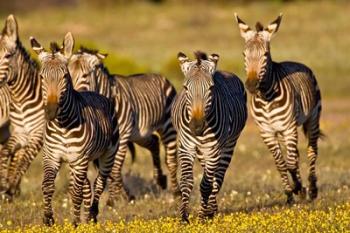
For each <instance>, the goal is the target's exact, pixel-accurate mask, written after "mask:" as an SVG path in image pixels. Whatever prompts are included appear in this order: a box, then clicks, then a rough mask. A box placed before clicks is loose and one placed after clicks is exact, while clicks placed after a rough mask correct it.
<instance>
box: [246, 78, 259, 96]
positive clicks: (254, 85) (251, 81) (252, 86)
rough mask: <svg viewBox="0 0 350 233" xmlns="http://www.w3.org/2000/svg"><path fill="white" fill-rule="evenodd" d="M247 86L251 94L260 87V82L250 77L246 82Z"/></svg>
mask: <svg viewBox="0 0 350 233" xmlns="http://www.w3.org/2000/svg"><path fill="white" fill-rule="evenodd" d="M245 86H246V88H247V89H248V91H249V92H250V93H251V94H255V93H256V91H257V89H258V87H259V82H258V80H256V79H248V80H247V81H246V82H245Z"/></svg>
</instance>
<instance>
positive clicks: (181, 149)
mask: <svg viewBox="0 0 350 233" xmlns="http://www.w3.org/2000/svg"><path fill="white" fill-rule="evenodd" d="M195 55H196V60H194V61H191V60H190V59H189V58H188V57H187V56H186V55H185V54H183V53H179V54H178V59H179V61H180V65H181V70H182V72H183V73H184V76H185V80H184V83H183V87H184V88H183V89H182V90H181V92H180V93H179V94H178V96H177V97H176V99H175V101H174V104H173V109H172V119H173V124H174V126H175V128H176V130H177V133H178V140H177V153H178V160H179V166H180V169H181V178H180V190H181V194H182V196H181V198H182V203H181V206H180V215H181V218H182V220H183V221H185V222H189V221H188V215H189V214H188V205H189V198H190V193H191V191H192V188H193V163H194V160H195V158H196V157H197V158H198V159H199V161H200V163H201V165H202V167H203V169H204V174H203V177H202V181H201V184H200V192H201V209H200V212H199V217H200V218H203V219H204V218H207V217H213V216H214V214H215V213H216V212H217V208H218V206H217V201H216V196H217V194H218V192H219V191H220V188H221V186H222V183H223V181H224V176H225V172H226V169H227V167H228V166H229V164H230V161H231V157H232V153H233V151H234V147H235V145H236V143H237V140H238V137H239V135H240V133H241V132H242V130H243V128H244V126H245V122H246V119H247V108H246V102H247V100H246V93H245V90H244V86H243V84H242V82H241V81H240V79H239V78H238V77H237V76H235V75H234V74H231V73H227V72H222V71H216V65H217V62H218V59H219V56H218V55H216V54H212V55H211V56H209V57H207V55H206V54H204V53H202V52H196V53H195Z"/></svg>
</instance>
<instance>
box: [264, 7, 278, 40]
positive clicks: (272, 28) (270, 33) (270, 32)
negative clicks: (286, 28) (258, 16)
mask: <svg viewBox="0 0 350 233" xmlns="http://www.w3.org/2000/svg"><path fill="white" fill-rule="evenodd" d="M281 20H282V13H280V15H279V16H278V17H277V19H275V20H274V21H273V22H272V23H270V24H269V25H268V26H267V27H266V28H265V29H264V31H265V32H267V36H268V39H269V40H270V39H271V38H272V36H273V35H274V34H275V33H276V32H277V31H278V28H279V27H280V24H281Z"/></svg>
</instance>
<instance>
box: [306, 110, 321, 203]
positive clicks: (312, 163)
mask: <svg viewBox="0 0 350 233" xmlns="http://www.w3.org/2000/svg"><path fill="white" fill-rule="evenodd" d="M319 119H320V112H318V114H317V115H316V116H315V117H313V118H312V119H310V120H309V121H308V122H306V123H305V124H304V128H305V129H306V132H307V137H308V140H309V143H308V149H307V157H308V159H309V191H308V194H309V198H310V199H311V200H313V199H315V198H317V195H318V188H317V176H316V159H317V154H318V146H317V141H318V138H319V137H320V134H321V132H320V125H319Z"/></svg>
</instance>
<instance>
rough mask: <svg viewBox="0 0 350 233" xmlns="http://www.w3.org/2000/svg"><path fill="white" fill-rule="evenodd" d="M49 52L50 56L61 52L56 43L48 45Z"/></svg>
mask: <svg viewBox="0 0 350 233" xmlns="http://www.w3.org/2000/svg"><path fill="white" fill-rule="evenodd" d="M50 50H51V53H52V55H54V54H55V53H57V52H59V51H61V47H60V46H59V45H58V43H57V42H51V43H50Z"/></svg>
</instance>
